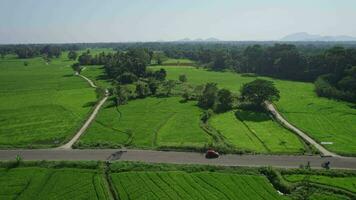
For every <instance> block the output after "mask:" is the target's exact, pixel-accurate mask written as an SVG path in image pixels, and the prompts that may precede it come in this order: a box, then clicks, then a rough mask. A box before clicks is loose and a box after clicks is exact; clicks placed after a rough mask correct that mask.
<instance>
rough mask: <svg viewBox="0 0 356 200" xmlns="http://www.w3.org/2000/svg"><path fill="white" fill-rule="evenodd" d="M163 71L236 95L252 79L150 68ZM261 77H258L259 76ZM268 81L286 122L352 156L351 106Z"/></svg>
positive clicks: (299, 85)
mask: <svg viewBox="0 0 356 200" xmlns="http://www.w3.org/2000/svg"><path fill="white" fill-rule="evenodd" d="M162 67H163V68H165V69H166V70H167V78H168V79H174V80H177V79H178V76H179V75H180V74H185V75H186V76H187V78H188V83H191V84H194V85H198V84H205V83H206V82H216V83H218V86H219V87H220V88H226V89H230V90H232V91H234V92H236V93H238V92H239V89H240V88H241V86H242V84H243V83H246V82H250V81H252V80H254V79H256V77H250V76H242V75H240V74H236V73H232V72H213V71H208V70H204V69H198V68H195V67H189V66H154V67H151V69H159V68H162ZM260 78H261V77H260ZM262 78H264V79H268V80H272V81H274V83H275V84H276V86H277V88H278V89H279V90H280V92H281V94H280V95H281V99H280V100H279V101H278V102H275V104H276V106H277V108H278V110H279V111H280V112H281V113H282V115H283V116H284V117H285V118H287V120H288V121H289V122H291V123H292V124H294V125H295V126H297V127H298V128H300V129H302V130H304V131H305V132H306V133H308V134H309V135H310V136H311V137H312V138H314V139H315V140H316V141H317V142H319V143H321V142H332V144H328V145H324V146H325V147H326V148H327V149H329V150H331V151H334V152H336V153H339V154H342V155H355V154H356V141H355V140H353V139H352V138H355V137H356V123H355V121H356V106H355V105H354V104H350V103H346V102H341V101H335V100H329V99H326V98H320V97H317V95H316V94H315V92H314V85H313V84H312V83H303V82H296V81H285V80H278V79H271V78H265V77H262Z"/></svg>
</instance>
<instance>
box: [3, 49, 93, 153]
mask: <svg viewBox="0 0 356 200" xmlns="http://www.w3.org/2000/svg"><path fill="white" fill-rule="evenodd" d="M25 61H27V62H28V66H24V62H25ZM71 63H72V62H71V61H68V59H67V58H66V55H65V54H64V55H63V56H62V57H61V58H58V59H52V60H51V62H50V63H48V64H47V63H45V62H44V61H43V59H42V58H32V59H17V58H15V57H13V56H7V57H6V58H5V59H2V60H0V147H27V148H28V147H48V146H58V145H60V144H61V143H63V142H64V141H66V140H69V139H70V138H71V136H72V135H73V134H74V133H75V130H76V129H77V128H78V127H79V126H80V125H81V123H82V121H83V120H84V119H85V117H86V116H87V114H88V112H89V111H90V109H91V107H92V105H93V103H95V102H96V98H95V93H94V90H93V89H92V88H90V87H89V85H88V83H87V82H86V81H85V80H83V79H82V78H80V77H77V76H74V75H73V71H72V69H71V67H70V64H71Z"/></svg>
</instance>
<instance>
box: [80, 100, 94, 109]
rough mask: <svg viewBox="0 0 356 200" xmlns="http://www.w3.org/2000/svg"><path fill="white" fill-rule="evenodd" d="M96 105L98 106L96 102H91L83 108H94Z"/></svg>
mask: <svg viewBox="0 0 356 200" xmlns="http://www.w3.org/2000/svg"><path fill="white" fill-rule="evenodd" d="M95 104H96V101H90V102H87V103H85V104H84V105H83V106H82V107H83V108H87V107H93V106H95Z"/></svg>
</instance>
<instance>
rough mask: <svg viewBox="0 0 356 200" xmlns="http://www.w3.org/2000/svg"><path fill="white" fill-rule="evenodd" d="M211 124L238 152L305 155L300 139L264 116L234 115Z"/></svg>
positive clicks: (253, 114) (243, 112) (229, 113)
mask: <svg viewBox="0 0 356 200" xmlns="http://www.w3.org/2000/svg"><path fill="white" fill-rule="evenodd" d="M209 123H210V124H211V126H213V127H214V128H215V129H216V130H217V131H219V132H220V133H221V134H222V135H223V136H224V137H225V138H226V140H227V141H228V142H229V143H231V144H232V145H233V146H234V147H235V148H237V149H241V150H247V151H252V152H258V153H304V146H303V143H302V142H301V141H300V139H299V138H298V137H297V136H296V135H294V134H293V133H291V132H289V131H288V130H286V129H284V128H283V127H281V126H280V125H279V124H278V123H277V122H275V121H273V120H272V119H271V118H270V117H269V116H267V115H266V114H264V113H257V112H251V111H242V110H237V111H231V112H227V113H224V114H219V115H216V116H213V117H212V118H211V119H210V120H209Z"/></svg>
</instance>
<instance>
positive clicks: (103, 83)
mask: <svg viewBox="0 0 356 200" xmlns="http://www.w3.org/2000/svg"><path fill="white" fill-rule="evenodd" d="M80 74H81V75H83V76H85V77H87V78H89V79H90V80H92V81H93V82H94V84H95V85H97V86H99V87H102V88H109V87H111V81H110V80H109V79H108V77H107V76H106V75H105V73H104V67H103V66H100V65H90V66H84V68H83V70H82V71H81V72H80Z"/></svg>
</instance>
